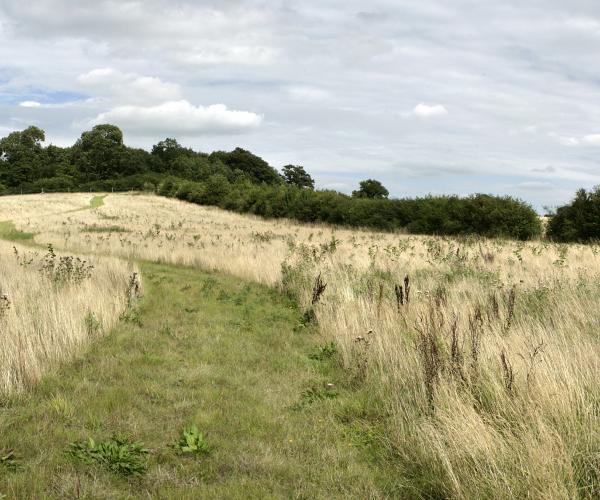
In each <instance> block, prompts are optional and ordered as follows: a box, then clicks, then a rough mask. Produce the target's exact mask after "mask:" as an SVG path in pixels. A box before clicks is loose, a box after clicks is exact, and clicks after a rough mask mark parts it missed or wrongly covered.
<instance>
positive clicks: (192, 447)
mask: <svg viewBox="0 0 600 500" xmlns="http://www.w3.org/2000/svg"><path fill="white" fill-rule="evenodd" d="M174 447H175V448H176V449H177V450H178V451H180V452H181V453H186V454H195V455H202V454H207V453H209V452H210V446H209V444H208V442H207V441H206V438H205V437H204V435H203V434H202V433H201V432H200V431H199V430H198V427H197V426H196V425H194V424H192V425H189V426H187V427H185V428H184V429H183V430H182V431H181V436H180V438H179V440H178V441H177V442H176V443H175V445H174Z"/></svg>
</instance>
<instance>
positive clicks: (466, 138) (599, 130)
mask: <svg viewBox="0 0 600 500" xmlns="http://www.w3.org/2000/svg"><path fill="white" fill-rule="evenodd" d="M42 42H43V43H42ZM599 50H600V3H598V2H590V1H586V0H572V1H570V2H565V1H563V0H544V1H542V0H532V1H529V2H520V1H518V0H507V1H504V2H495V3H490V2H472V1H470V0H457V1H455V2H447V1H444V0H422V1H420V2H409V1H404V0H400V1H398V0H374V1H373V2H371V3H370V4H369V7H368V8H366V7H365V3H364V2H359V1H358V0H349V1H341V0H332V1H330V2H317V1H316V0H307V1H306V2H301V3H295V4H294V5H293V6H290V5H289V4H286V3H282V4H279V3H276V2H262V1H258V0H256V1H253V0H229V1H217V0H214V1H191V0H189V1H182V0H178V1H175V2H168V1H167V0H148V1H144V2H132V1H125V2H117V1H116V0H111V1H108V0H99V1H96V2H91V1H82V2H75V3H74V2H67V1H66V0H64V1H61V0H31V1H30V2H27V3H23V2H20V3H19V2H14V1H11V0H0V75H3V78H2V79H1V80H0V117H1V118H0V127H2V126H3V127H6V128H14V127H17V126H20V125H21V124H22V123H28V122H31V121H36V122H38V123H39V124H40V125H42V126H44V127H45V128H46V131H47V135H48V136H49V137H57V138H60V140H61V141H62V140H65V141H66V140H68V138H69V137H72V138H73V139H74V138H75V137H76V136H78V135H79V133H81V129H80V126H81V125H80V124H82V123H89V121H90V120H93V119H94V118H95V117H98V116H99V115H102V114H104V116H107V117H110V116H115V113H116V111H114V110H115V109H118V110H119V113H121V115H120V116H121V118H123V116H124V115H123V113H124V111H123V108H124V107H125V109H131V108H127V106H129V107H132V106H133V107H142V108H148V107H151V108H155V107H157V106H161V105H164V104H165V103H169V102H179V101H181V100H185V101H186V102H187V103H189V104H190V106H192V107H195V108H198V109H202V108H200V107H201V106H203V107H209V106H211V105H213V104H215V103H223V104H224V105H226V107H227V109H228V110H251V112H252V113H254V114H255V115H257V116H261V117H263V119H262V122H261V125H260V127H259V128H256V127H252V130H253V132H252V133H251V134H247V135H243V136H241V135H236V136H233V135H232V136H228V135H223V134H221V135H214V134H211V133H210V132H211V130H210V129H207V128H206V123H210V122H205V121H198V122H196V123H202V127H200V128H197V129H196V130H195V133H197V136H194V135H193V132H188V134H191V135H188V137H187V138H186V141H187V143H188V145H189V146H191V147H196V148H199V149H203V150H209V149H211V148H231V147H235V146H237V145H240V146H242V147H247V148H250V149H252V150H254V151H256V152H257V153H258V154H261V155H263V156H264V157H265V158H266V159H267V160H269V161H271V162H273V163H274V164H275V165H277V166H280V165H281V164H284V163H287V162H294V163H300V162H301V163H304V164H305V166H306V167H307V168H308V169H309V170H310V171H312V172H314V173H315V174H316V176H317V178H318V179H324V181H323V182H326V183H327V185H338V184H339V185H344V186H345V185H356V182H357V181H358V180H360V179H361V178H364V177H368V176H371V175H377V176H380V177H381V178H382V179H386V180H387V181H388V182H389V185H390V187H391V188H393V186H401V185H402V182H401V180H402V179H412V180H413V181H414V182H418V180H419V179H424V180H426V182H428V183H429V184H428V186H427V187H428V188H429V189H430V190H431V191H438V192H443V191H444V189H449V188H448V186H449V183H450V182H453V179H456V178H458V177H460V176H469V175H470V176H473V182H472V183H471V184H468V185H467V184H461V185H460V186H458V187H456V189H464V190H465V191H466V190H469V191H488V190H489V189H492V188H493V187H494V186H495V185H496V184H494V183H490V182H489V181H488V180H486V179H487V178H492V177H495V178H497V177H498V176H506V177H510V178H511V179H512V180H511V181H510V182H508V181H507V183H506V185H507V186H513V187H512V189H518V188H517V186H519V185H520V184H522V183H528V182H545V181H548V179H551V180H552V182H555V183H557V184H558V183H562V184H563V185H568V189H571V188H573V189H574V188H575V187H576V186H577V185H578V184H581V185H586V186H588V185H591V184H596V183H598V182H600V169H598V167H597V156H598V150H597V149H595V148H594V147H593V143H595V141H596V139H595V137H596V136H598V134H600V87H599V86H598V76H597V75H598V74H600V60H599V59H598V57H597V54H598V52H599ZM99 68H112V69H113V70H114V71H116V72H118V74H120V75H134V76H129V77H128V78H126V79H125V80H126V81H125V82H122V81H121V80H119V79H117V80H118V81H112V82H104V83H100V84H98V85H95V86H94V85H85V82H81V81H80V80H78V76H79V75H82V74H87V73H89V72H90V71H92V70H95V69H99ZM138 78H142V80H140V81H139V82H138V84H137V85H138V87H136V86H135V85H134V84H133V83H132V82H134V81H136V79H138ZM148 78H150V79H148ZM119 82H121V83H119ZM140 88H141V89H142V90H140ZM136 89H137V90H136ZM43 90H47V91H79V92H84V93H86V94H89V97H90V98H91V99H90V100H89V101H82V102H79V103H75V104H73V105H70V106H68V107H63V108H56V109H54V108H47V107H46V108H42V107H38V108H26V107H20V106H18V103H19V102H24V101H38V102H41V101H40V100H39V98H37V97H36V96H37V95H38V94H39V92H40V91H43ZM421 103H423V104H424V105H425V106H429V107H430V108H431V107H433V106H441V107H443V109H445V110H446V111H447V114H446V115H445V116H442V115H443V112H441V109H442V108H435V109H436V110H438V111H437V115H438V116H431V117H430V119H419V118H418V117H417V116H414V110H415V109H416V108H417V107H418V106H419V105H420V104H421ZM160 109H163V108H160ZM419 109H421V110H422V111H424V112H425V114H427V110H428V109H429V108H427V109H426V108H423V107H421V108H419ZM111 112H112V113H113V115H110V113H111ZM433 114H434V115H435V114H436V113H435V112H434V113H433ZM154 115H155V114H154ZM154 115H153V116H154ZM127 119H128V120H130V121H131V116H130V115H127ZM73 124H75V125H73ZM78 127H79V128H78ZM192 129H193V127H192ZM126 131H127V130H126ZM163 131H164V127H163V128H160V127H153V126H152V124H149V125H148V126H147V127H146V130H145V131H144V134H141V133H136V135H135V136H132V137H131V138H129V142H132V143H134V144H136V145H139V146H145V147H148V146H150V145H151V144H152V143H153V141H156V140H158V139H160V138H161V137H159V134H161V133H163ZM569 138H573V139H575V140H577V141H579V142H580V143H581V144H580V145H579V146H575V147H573V145H572V144H571V145H570V143H573V142H574V141H569V140H568V139H569ZM486 176H487V177H486ZM336 178H337V179H338V180H337V181H336ZM342 178H343V179H342ZM517 178H518V179H520V182H518V181H515V180H514V179H517ZM411 182H412V181H411ZM336 183H337V184H336ZM463 185H464V187H461V186H463ZM531 186H532V185H530V187H529V189H528V190H527V191H525V190H522V192H523V194H524V195H525V196H527V197H530V198H531V200H534V201H535V202H536V203H538V202H540V203H541V202H545V203H546V202H552V201H553V200H551V199H550V198H551V197H552V196H555V195H556V193H557V191H556V190H554V191H552V192H550V191H549V194H548V195H545V194H543V192H542V191H543V190H538V191H537V192H535V193H534V192H533V190H532V189H531ZM398 189H400V188H398ZM402 189H404V188H402ZM407 189H408V188H407ZM415 189H417V188H416V187H415ZM419 189H422V186H420V187H419ZM423 189H424V188H423ZM521 189H523V186H521ZM561 193H562V192H561ZM401 194H403V195H405V194H410V193H409V192H404V191H403V192H402V193H401ZM544 196H548V200H547V201H544V199H543V197H544ZM561 196H562V194H561ZM528 199H529V198H528Z"/></svg>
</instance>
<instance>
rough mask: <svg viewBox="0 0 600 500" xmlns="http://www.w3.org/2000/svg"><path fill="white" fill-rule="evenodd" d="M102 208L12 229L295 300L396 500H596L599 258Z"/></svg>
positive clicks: (136, 206) (508, 245) (175, 209)
mask: <svg viewBox="0 0 600 500" xmlns="http://www.w3.org/2000/svg"><path fill="white" fill-rule="evenodd" d="M105 202H106V205H105V206H103V207H101V208H99V209H97V210H87V211H79V212H72V213H69V214H68V215H67V216H66V217H65V216H64V215H55V216H50V217H46V218H44V219H43V220H42V219H40V218H37V217H36V214H37V213H40V212H43V211H48V206H47V203H50V202H49V201H47V199H46V198H44V197H32V198H30V202H29V207H30V208H29V209H26V207H25V206H24V205H20V207H21V210H22V212H21V215H20V216H19V217H16V218H15V220H16V221H17V225H18V226H19V228H20V229H22V230H25V231H31V232H38V233H39V235H38V236H37V239H38V241H45V242H46V241H48V242H52V243H54V244H55V245H57V246H59V247H62V248H69V249H74V250H77V251H82V252H91V253H96V254H110V255H118V256H124V257H128V258H132V257H135V258H144V259H150V260H156V261H162V262H172V263H178V264H187V265H198V266H202V267H204V268H208V269H218V270H221V271H225V272H228V273H232V274H235V275H238V276H240V277H243V278H246V279H252V280H256V281H259V282H262V283H266V284H269V285H273V286H276V285H278V286H281V287H282V288H283V289H284V290H285V291H286V292H288V293H291V294H293V295H295V296H296V298H297V299H298V301H299V303H300V305H301V307H302V308H303V309H305V310H306V311H307V312H310V314H308V315H307V318H309V319H310V318H312V317H314V318H316V321H318V325H319V328H320V331H321V334H322V335H323V337H324V338H325V339H328V340H332V341H334V342H335V343H336V345H337V347H338V351H339V353H340V362H341V363H342V364H343V365H344V366H345V368H346V369H347V370H348V373H349V378H351V379H352V381H353V383H354V384H356V386H357V387H363V388H367V390H368V392H369V394H371V395H372V396H373V400H374V401H377V408H376V409H372V411H365V412H364V413H365V414H364V415H360V414H359V415H355V418H356V419H357V420H360V421H361V423H362V424H364V425H366V426H367V427H368V426H370V425H371V426H372V428H373V429H379V430H380V432H378V433H374V434H373V433H371V434H369V435H370V436H371V437H372V438H373V439H376V440H377V443H378V446H379V449H380V450H384V451H385V456H386V463H387V466H389V467H392V469H393V470H395V471H396V473H397V475H396V477H397V482H396V483H395V488H396V490H395V491H396V492H398V494H399V495H402V496H405V497H423V498H443V497H454V498H521V497H527V498H573V497H589V498H593V497H597V496H599V495H600V484H599V481H600V452H599V450H600V435H599V429H600V425H599V424H600V384H599V383H598V380H599V377H598V376H599V375H600V341H599V335H598V331H599V326H600V311H599V309H598V305H599V303H600V286H599V285H598V283H600V280H599V279H598V278H599V274H600V257H599V255H598V254H599V253H600V251H599V248H598V247H595V246H580V245H568V246H567V245H553V244H549V243H546V242H530V243H520V242H509V241H500V240H484V239H477V238H463V239H450V238H433V237H415V236H406V235H400V234H382V233H375V232H366V231H365V232H363V231H347V230H340V229H335V230H334V229H332V228H327V227H319V226H315V227H311V226H301V225H298V224H295V223H291V222H289V221H264V220H261V219H257V218H253V217H247V216H239V215H236V214H232V213H227V212H223V211H220V210H217V209H212V208H204V207H199V206H195V205H190V204H186V203H183V202H179V201H174V200H167V199H162V198H157V197H153V196H130V195H111V196H108V197H107V198H106V200H105ZM3 203H6V204H8V205H10V204H11V203H16V204H17V205H18V204H19V200H18V199H15V200H14V201H12V200H10V198H4V199H2V200H0V207H2V204H3ZM317 276H321V280H322V285H326V286H325V289H324V291H323V292H322V294H321V295H320V297H319V298H318V299H317V300H315V294H314V292H315V290H314V287H315V281H316V279H317ZM407 276H408V285H409V286H408V288H409V292H408V297H407V296H406V288H407V287H406V284H407V283H406V282H405V278H406V277H407ZM370 419H371V420H372V419H374V420H375V421H371V420H370ZM381 429H383V431H381ZM373 436H375V437H373Z"/></svg>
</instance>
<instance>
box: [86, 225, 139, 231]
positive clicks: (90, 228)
mask: <svg viewBox="0 0 600 500" xmlns="http://www.w3.org/2000/svg"><path fill="white" fill-rule="evenodd" d="M81 232H82V233H129V232H130V231H129V229H126V228H124V227H121V226H97V225H96V224H93V225H91V226H85V227H83V228H82V229H81Z"/></svg>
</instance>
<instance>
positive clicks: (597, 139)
mask: <svg viewBox="0 0 600 500" xmlns="http://www.w3.org/2000/svg"><path fill="white" fill-rule="evenodd" d="M548 135H549V136H550V137H552V138H554V139H556V140H557V141H558V143H559V144H562V145H563V146H570V147H574V146H600V134H588V135H584V136H583V137H566V136H561V135H558V134H556V133H554V132H551V133H549V134H548Z"/></svg>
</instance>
